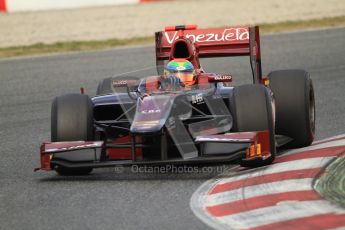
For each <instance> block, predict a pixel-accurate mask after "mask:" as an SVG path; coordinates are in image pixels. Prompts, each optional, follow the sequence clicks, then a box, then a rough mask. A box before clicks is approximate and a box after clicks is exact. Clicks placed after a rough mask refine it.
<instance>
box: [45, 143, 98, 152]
mask: <svg viewBox="0 0 345 230" xmlns="http://www.w3.org/2000/svg"><path fill="white" fill-rule="evenodd" d="M100 146H101V145H100V144H99V143H92V144H85V145H74V146H70V147H62V148H52V149H47V150H46V151H45V152H46V153H50V152H56V151H71V150H76V149H85V148H96V147H100Z"/></svg>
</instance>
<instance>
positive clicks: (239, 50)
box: [155, 25, 262, 84]
mask: <svg viewBox="0 0 345 230" xmlns="http://www.w3.org/2000/svg"><path fill="white" fill-rule="evenodd" d="M155 39H156V61H157V65H160V64H161V63H162V61H164V60H172V59H175V58H181V56H180V55H181V53H179V50H178V49H179V47H184V48H186V50H187V53H183V58H185V59H187V60H189V61H190V62H192V63H193V65H194V67H195V68H196V69H197V70H198V72H203V70H202V68H201V66H200V61H199V58H203V57H228V56H250V59H251V65H252V68H253V70H254V71H253V75H254V83H259V84H260V83H261V82H262V69H261V52H260V36H259V27H258V26H255V27H225V28H213V29H196V26H195V25H186V26H175V27H174V26H172V27H170V26H169V27H166V29H165V31H160V32H156V34H155Z"/></svg>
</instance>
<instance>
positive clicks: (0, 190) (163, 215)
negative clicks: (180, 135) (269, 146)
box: [0, 28, 345, 230]
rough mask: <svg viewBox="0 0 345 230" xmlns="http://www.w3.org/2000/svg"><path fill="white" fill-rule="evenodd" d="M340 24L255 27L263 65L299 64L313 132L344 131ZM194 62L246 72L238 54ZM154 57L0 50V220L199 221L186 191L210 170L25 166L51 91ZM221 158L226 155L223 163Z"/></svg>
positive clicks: (58, 225)
mask: <svg viewBox="0 0 345 230" xmlns="http://www.w3.org/2000/svg"><path fill="white" fill-rule="evenodd" d="M344 37H345V29H344V28H342V29H329V30H320V31H309V32H299V33H287V34H278V35H268V36H263V37H262V59H263V60H262V63H263V70H264V74H268V72H269V71H270V70H276V69H287V68H303V69H306V70H308V71H309V72H310V73H311V77H312V79H313V81H314V86H315V92H316V108H317V136H316V137H317V139H322V138H326V137H330V136H333V135H337V134H342V133H345V89H344V87H345V62H344V60H345V57H344V53H345V40H344ZM203 64H204V69H206V70H208V71H217V72H220V73H229V72H230V73H232V74H233V76H234V81H237V82H239V83H242V82H244V81H245V80H244V79H250V68H249V64H248V59H247V58H238V59H218V60H216V59H212V60H205V61H203ZM153 65H154V52H153V47H140V48H129V49H127V48H126V49H114V50H105V51H97V52H85V53H74V54H63V55H52V56H44V57H32V58H16V59H7V60H6V59H3V60H0V140H1V142H0V143H1V148H0V156H1V161H0V229H1V230H2V229H208V227H207V226H206V225H204V224H203V223H202V222H201V221H200V220H198V219H197V218H196V217H195V216H194V215H193V213H192V211H191V210H190V207H189V202H190V198H191V195H192V194H193V192H194V191H195V190H196V189H197V188H198V187H199V186H200V185H201V184H202V183H203V182H204V181H205V180H207V179H210V178H212V177H214V176H215V175H217V170H216V169H215V168H213V169H214V170H213V172H211V173H209V172H208V173H181V174H180V173H167V174H157V173H133V172H130V170H129V169H127V170H125V172H123V173H116V172H114V170H111V169H98V170H95V172H94V173H93V174H92V175H90V176H87V177H61V176H57V175H56V174H55V173H54V172H51V173H46V172H36V173H34V172H33V168H34V167H36V166H38V165H39V154H38V150H39V145H40V143H41V142H42V141H44V140H49V137H50V104H51V101H52V99H53V98H54V97H55V96H56V95H61V94H64V93H70V92H78V90H79V88H80V86H84V87H85V89H86V92H89V93H90V94H91V95H93V94H94V92H95V91H96V86H97V83H98V81H99V80H101V79H102V78H105V77H108V76H112V75H114V74H118V73H122V72H127V71H131V70H133V69H135V68H137V69H139V68H143V67H147V66H153ZM228 167H231V165H228Z"/></svg>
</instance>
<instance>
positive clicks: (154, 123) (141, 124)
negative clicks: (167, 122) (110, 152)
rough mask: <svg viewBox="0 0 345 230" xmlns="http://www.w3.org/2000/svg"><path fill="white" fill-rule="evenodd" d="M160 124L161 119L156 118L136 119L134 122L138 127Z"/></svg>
mask: <svg viewBox="0 0 345 230" xmlns="http://www.w3.org/2000/svg"><path fill="white" fill-rule="evenodd" d="M158 124H159V120H155V121H135V122H134V126H137V127H142V128H149V127H152V126H155V125H158Z"/></svg>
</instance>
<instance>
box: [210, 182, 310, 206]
mask: <svg viewBox="0 0 345 230" xmlns="http://www.w3.org/2000/svg"><path fill="white" fill-rule="evenodd" d="M312 181H313V178H304V179H293V180H283V181H277V182H272V183H265V184H259V185H253V186H248V187H245V188H239V189H235V190H231V191H225V192H221V193H216V194H212V195H206V196H204V205H205V206H214V205H219V204H224V203H229V202H234V201H239V200H245V199H249V198H253V197H257V196H263V195H270V194H278V193H284V192H293V191H305V190H312V189H313V188H312V186H311V184H312Z"/></svg>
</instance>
